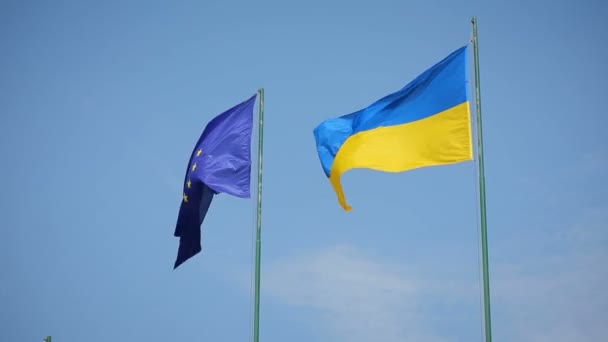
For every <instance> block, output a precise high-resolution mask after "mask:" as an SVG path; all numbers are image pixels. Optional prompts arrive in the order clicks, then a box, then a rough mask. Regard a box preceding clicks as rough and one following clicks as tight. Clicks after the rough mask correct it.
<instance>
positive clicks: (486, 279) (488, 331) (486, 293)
mask: <svg viewBox="0 0 608 342" xmlns="http://www.w3.org/2000/svg"><path fill="white" fill-rule="evenodd" d="M471 24H472V25H473V53H474V63H475V107H476V109H477V153H478V159H477V165H478V167H479V203H480V213H481V218H480V219H481V260H482V270H483V304H484V306H483V310H484V323H485V325H484V327H485V329H484V330H485V337H486V339H485V341H486V342H492V322H491V317H490V275H489V265H488V224H487V217H486V178H485V174H484V165H483V133H482V124H481V89H480V88H481V85H480V80H479V79H480V77H479V42H478V37H477V18H476V17H473V18H472V19H471Z"/></svg>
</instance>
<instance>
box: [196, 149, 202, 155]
mask: <svg viewBox="0 0 608 342" xmlns="http://www.w3.org/2000/svg"><path fill="white" fill-rule="evenodd" d="M201 153H203V149H202V148H201V149H200V150H198V151H196V156H197V157H198V156H200V155H201Z"/></svg>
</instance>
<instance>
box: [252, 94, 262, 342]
mask: <svg viewBox="0 0 608 342" xmlns="http://www.w3.org/2000/svg"><path fill="white" fill-rule="evenodd" d="M258 93H259V95H260V96H259V115H258V118H259V124H258V199H257V212H256V218H257V220H256V221H257V222H256V238H255V308H254V318H253V341H254V342H258V341H259V339H260V263H261V255H260V254H261V251H262V166H263V159H264V88H260V89H259V90H258Z"/></svg>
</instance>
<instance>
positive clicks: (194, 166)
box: [192, 163, 196, 171]
mask: <svg viewBox="0 0 608 342" xmlns="http://www.w3.org/2000/svg"><path fill="white" fill-rule="evenodd" d="M194 170H196V163H194V165H192V171H194Z"/></svg>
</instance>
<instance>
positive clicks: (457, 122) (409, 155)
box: [329, 101, 473, 211]
mask: <svg viewBox="0 0 608 342" xmlns="http://www.w3.org/2000/svg"><path fill="white" fill-rule="evenodd" d="M472 159H473V144H472V136H471V114H470V107H469V102H468V101H467V102H464V103H462V104H460V105H458V106H456V107H452V108H450V109H448V110H446V111H443V112H441V113H439V114H436V115H433V116H430V117H428V118H425V119H422V120H418V121H414V122H410V123H407V124H403V125H396V126H385V127H379V128H376V129H373V130H369V131H363V132H359V133H357V134H355V135H353V136H351V137H349V138H348V139H347V140H346V141H345V142H344V144H343V145H342V147H341V148H340V150H339V151H338V154H337V155H336V158H335V160H334V163H333V166H332V169H331V176H330V178H329V179H330V182H331V184H332V185H333V187H334V190H335V191H336V194H337V195H338V201H339V202H340V205H341V206H342V207H343V208H344V209H345V210H347V211H349V210H351V209H352V207H351V206H350V205H348V204H347V203H346V198H345V196H344V191H343V189H342V183H341V181H340V176H341V175H342V174H343V173H345V172H347V171H349V170H351V169H372V170H377V171H385V172H403V171H408V170H413V169H416V168H420V167H425V166H435V165H444V164H452V163H458V162H463V161H468V160H472Z"/></svg>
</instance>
